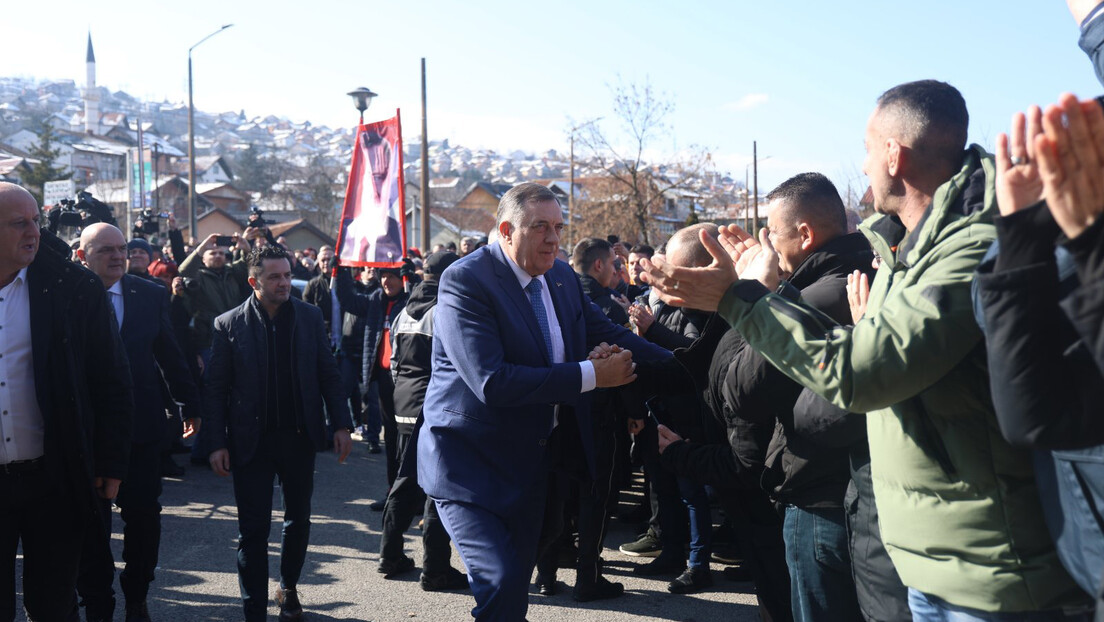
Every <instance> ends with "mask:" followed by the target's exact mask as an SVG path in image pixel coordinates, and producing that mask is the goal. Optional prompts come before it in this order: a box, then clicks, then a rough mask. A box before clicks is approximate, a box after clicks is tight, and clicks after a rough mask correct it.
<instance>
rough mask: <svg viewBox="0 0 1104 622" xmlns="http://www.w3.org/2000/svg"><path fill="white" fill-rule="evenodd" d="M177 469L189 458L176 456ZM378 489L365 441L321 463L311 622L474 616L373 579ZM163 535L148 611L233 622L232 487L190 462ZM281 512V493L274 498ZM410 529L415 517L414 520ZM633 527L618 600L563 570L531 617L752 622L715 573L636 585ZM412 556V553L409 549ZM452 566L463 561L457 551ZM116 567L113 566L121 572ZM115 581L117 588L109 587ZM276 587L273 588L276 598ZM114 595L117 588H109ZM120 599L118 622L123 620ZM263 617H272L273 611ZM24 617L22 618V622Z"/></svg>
mask: <svg viewBox="0 0 1104 622" xmlns="http://www.w3.org/2000/svg"><path fill="white" fill-rule="evenodd" d="M176 458H177V461H181V462H182V461H184V459H185V458H186V456H177V457H176ZM384 492H385V477H384V464H383V456H382V455H370V454H368V453H367V451H366V446H365V445H364V444H363V443H355V447H354V451H353V454H352V456H350V458H349V461H348V462H347V463H346V464H345V465H339V464H338V463H337V460H336V458H335V456H334V455H333V454H332V453H327V454H324V455H319V457H318V462H317V474H316V475H315V491H314V520H313V526H312V531H311V547H310V551H309V553H308V555H307V565H306V567H305V568H304V571H303V578H302V580H301V582H300V586H299V589H300V595H301V599H302V601H303V605H304V609H305V610H306V612H307V619H308V620H311V621H318V622H321V621H339V620H340V621H352V620H357V621H362V620H373V621H379V622H383V621H387V622H394V621H399V620H407V621H409V620H457V621H461V622H463V621H466V620H471V616H470V613H469V612H470V609H471V606H472V604H473V602H474V601H473V600H472V598H471V596H470V594H469V593H467V592H451V593H427V592H423V591H422V590H421V588H420V586H419V584H418V571H414V572H411V573H409V574H408V575H404V576H402V577H400V578H399V579H398V580H390V581H388V580H384V579H383V577H382V576H381V575H379V574H378V573H377V572H376V566H377V564H378V562H379V528H380V519H381V514H380V513H377V512H372V511H371V510H369V508H368V504H369V503H371V502H372V500H374V499H377V498H379V497H380V496H381V495H383V494H384ZM162 503H163V504H164V506H165V510H164V514H163V519H162V521H163V536H162V541H161V563H160V569H159V570H158V572H157V581H156V582H155V583H154V584H153V586H152V589H151V592H150V599H149V607H150V613H151V615H152V617H153V619H154V620H155V621H157V622H164V621H172V622H189V621H200V620H241V619H242V618H241V604H240V599H239V595H238V584H237V574H236V572H235V543H236V536H237V522H236V518H235V510H234V502H233V494H232V490H231V484H230V480H229V479H228V478H227V479H223V478H219V477H217V476H216V475H214V474H213V473H212V472H211V471H209V470H207V469H202V468H198V467H192V466H190V465H189V467H188V471H187V474H186V475H185V477H184V478H183V479H180V480H165V492H164V495H163V496H162ZM274 505H275V507H277V508H279V507H280V506H279V496H278V494H277V496H276V500H275V502H274ZM415 522H416V521H415ZM121 530H122V521H121V520H120V519H119V517H118V516H117V515H116V517H115V532H116V535H115V542H114V546H115V558H116V560H120V559H121V556H120V553H121V549H122V536H121V535H120V532H121ZM272 534H273V535H272V541H273V542H274V544H273V545H272V547H271V549H270V552H271V556H270V569H271V570H270V575H271V576H273V577H275V576H276V572H277V568H278V566H279V561H278V560H279V548H278V544H275V543H276V542H278V540H279V523H278V522H277V523H276V524H275V525H274V528H273V530H272ZM419 536H420V532H418V530H417V526H416V524H415V526H413V527H412V528H411V530H410V531H409V532H408V534H407V543H408V545H407V549H408V554H412V556H413V557H414V559H415V560H416V561H418V562H419V566H420V562H421V541H420V537H419ZM634 536H635V534H634V533H633V530H632V529H631V528H629V527H627V526H625V525H622V524H620V523H619V522H617V521H612V522H611V526H610V533H609V535H608V536H607V538H606V545H607V547H608V549H609V550H607V552H606V554H605V555H604V558H605V559H606V560H607V566H608V575H609V576H610V577H611V578H612V579H613V580H616V581H622V582H624V583H625V587H626V590H627V592H628V593H627V594H626V595H625V596H624V597H622V598H619V599H616V600H612V601H604V602H597V603H587V604H580V603H576V602H575V601H574V600H572V598H571V590H570V586H571V584H572V583H573V582H574V579H575V577H574V572H573V571H565V570H561V571H560V573H559V577H560V580H561V583H562V585H561V591H560V593H559V594H557V595H556V596H552V597H543V596H539V595H536V594H534V595H532V596H531V597H530V603H531V606H530V608H529V616H528V618H529V620H531V621H532V622H538V621H552V620H556V621H559V620H563V619H565V617H567V618H568V619H570V620H583V621H598V620H601V621H603V622H605V621H629V620H634V621H639V620H683V621H705V620H726V621H743V620H748V621H751V620H757V619H758V615H757V613H756V608H755V607H754V602H755V597H754V594H753V593H752V591H751V590H752V586H751V584H750V583H732V582H730V581H727V580H726V579H725V578H724V577H723V576H722V575H721V573H720V571H719V569H720V566H718V565H714V579H715V580H716V587H715V588H714V589H713V591H710V592H707V593H704V594H696V595H689V596H674V595H672V594H669V593H668V592H667V590H666V581H667V580H666V579H662V580H661V579H642V578H636V577H634V576H632V575H631V574H630V570H631V568H632V566H633V565H634V564H637V563H643V562H642V561H640V559H639V558H629V557H626V556H624V555H621V554H620V553H618V552H617V550H616V549H617V547H618V546H619V545H620V544H622V543H624V542H627V541H629V540H632V539H634ZM411 550H412V551H413V553H411ZM453 564H454V565H455V566H456V567H458V568H463V565H462V563H461V561H460V559H459V557H458V556H456V555H455V553H454V555H453ZM118 567H119V568H121V565H118ZM117 585H118V582H117V581H116V586H117ZM275 585H276V583H275V581H273V583H272V590H273V591H274V590H275ZM116 589H117V588H116ZM122 609H123V606H122V602H121V595H120V604H119V607H118V611H117V612H116V615H115V619H116V620H118V621H121V620H123V611H122ZM269 611H270V614H271V617H270V619H272V620H275V619H276V613H277V608H276V606H275V605H274V604H273V605H272V606H271V607H270V609H269ZM20 619H21V620H23V618H22V617H20Z"/></svg>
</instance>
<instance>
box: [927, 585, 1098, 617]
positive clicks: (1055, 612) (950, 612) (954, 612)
mask: <svg viewBox="0 0 1104 622" xmlns="http://www.w3.org/2000/svg"><path fill="white" fill-rule="evenodd" d="M908 596H909V609H911V610H912V620H913V622H1090V620H1092V613H1089V612H1084V613H1074V614H1066V613H1065V612H1063V611H1062V610H1060V609H1052V610H1049V611H1012V612H999V611H978V610H977V609H967V608H965V607H956V606H954V605H952V604H950V603H948V602H947V601H945V600H943V599H942V598H939V597H937V596H929V595H928V594H924V593H923V592H920V591H917V590H914V589H912V588H911V587H910V588H909V591H908Z"/></svg>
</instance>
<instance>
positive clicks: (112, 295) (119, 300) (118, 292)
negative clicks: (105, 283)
mask: <svg viewBox="0 0 1104 622" xmlns="http://www.w3.org/2000/svg"><path fill="white" fill-rule="evenodd" d="M107 297H108V299H110V300H111V307H112V308H114V309H115V321H116V322H117V324H116V326H115V328H118V329H119V330H122V329H123V307H124V305H123V280H122V279H119V280H118V281H115V284H114V285H112V286H111V287H109V288H107Z"/></svg>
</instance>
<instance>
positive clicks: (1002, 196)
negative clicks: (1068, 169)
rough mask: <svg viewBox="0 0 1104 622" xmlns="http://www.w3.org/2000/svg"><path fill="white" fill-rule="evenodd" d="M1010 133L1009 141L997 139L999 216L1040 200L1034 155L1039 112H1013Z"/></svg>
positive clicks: (1040, 183) (1040, 186) (1040, 124)
mask: <svg viewBox="0 0 1104 622" xmlns="http://www.w3.org/2000/svg"><path fill="white" fill-rule="evenodd" d="M1011 132H1012V135H1011V140H1010V139H1009V135H1008V134H1000V135H999V136H997V154H996V160H997V207H998V208H999V209H1000V213H1001V215H1002V216H1008V215H1009V214H1012V213H1015V212H1018V211H1020V210H1022V209H1024V208H1026V207H1030V206H1032V205H1034V204H1035V203H1038V202H1039V201H1040V200H1042V198H1043V180H1042V178H1041V177H1040V176H1039V163H1038V158H1037V157H1036V155H1035V137H1036V136H1039V135H1040V134H1042V133H1043V111H1042V110H1040V109H1039V107H1038V106H1032V107H1031V108H1029V109H1028V111H1027V115H1024V113H1022V112H1017V113H1016V114H1015V115H1013V116H1012V130H1011ZM1009 143H1011V144H1009Z"/></svg>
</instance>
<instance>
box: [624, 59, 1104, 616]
mask: <svg viewBox="0 0 1104 622" xmlns="http://www.w3.org/2000/svg"><path fill="white" fill-rule="evenodd" d="M968 122H969V116H968V114H967V112H966V104H965V102H964V101H963V99H962V95H961V94H960V93H959V92H958V91H957V90H956V89H955V88H954V87H952V86H950V85H948V84H945V83H942V82H936V81H932V80H925V81H920V82H912V83H907V84H902V85H900V86H897V87H894V88H892V89H890V90H888V91H886V92H885V93H884V94H882V96H881V97H880V98H879V99H878V104H877V107H876V108H875V110H874V113H873V114H872V115H871V117H870V121H869V123H868V125H867V130H866V150H867V157H866V161H865V162H864V164H863V169H864V172H865V173H866V175H867V177H868V178H869V179H870V187H871V191H872V192H873V195H874V207H875V210H876V211H878V212H879V214H880V215H878V216H875V217H872V218H870V219H869V220H867V222H865V223H863V225H862V231H863V233H864V234H866V236H867V237H868V238H869V239H870V242H871V245H872V246H873V247H874V250H875V252H876V253H877V255H878V256H879V257H880V266H879V267H878V271H877V274H876V276H875V279H874V282H873V284H872V286H871V287H870V288H869V291H867V290H866V287H865V280H864V279H856V284H857V285H858V286H857V287H856V288H855V293H854V295H853V296H852V307H853V310H854V312H855V314H856V315H858V314H859V313H862V308H863V307H864V306H865V313H864V314H863V315H862V318H861V319H860V320H858V321H857V322H856V324H855V326H854V328H852V329H848V328H845V327H842V326H839V325H837V324H836V323H835V322H833V321H832V320H831V319H829V318H828V317H827V316H825V315H823V314H820V313H818V312H816V311H815V310H813V309H812V308H810V307H808V306H805V305H802V304H801V303H800V302H791V301H788V300H786V299H785V298H783V297H781V296H778V295H777V294H774V293H771V292H770V291H769V290H768V289H767V288H766V287H764V285H763V284H762V283H761V282H760V280H763V281H768V279H766V277H765V275H766V274H768V272H769V271H772V270H777V265H778V259H777V254H776V253H775V251H774V249H773V248H771V246H770V241H769V240H768V239H767V237H766V235H764V234H761V235H760V240H759V241H758V242H757V241H756V240H754V239H751V238H750V236H748V235H747V234H745V233H743V232H742V231H739V230H738V229H736V228H731V229H729V230H727V231H726V232H725V233H726V235H724V236H723V237H722V239H721V245H718V244H716V243H712V242H713V241H712V240H703V242H704V243H705V244H706V246H707V248H710V251H711V253H712V254H713V256H714V262H713V264H711V265H710V266H708V267H706V268H699V269H696V270H695V269H686V268H676V267H674V266H671V265H669V264H665V263H663V262H662V261H657V262H655V265H650V266H649V269H648V273H647V277H646V278H647V280H648V281H649V282H650V283H652V284H653V285H654V286H655V287H657V288H658V291H659V292H661V295H662V297H663V298H664V299H665V300H667V301H668V302H670V303H672V304H680V305H685V306H689V307H693V308H696V309H717V310H718V311H719V313H720V314H721V315H722V316H723V317H724V318H725V319H726V320H727V321H728V322H729V324H730V325H731V326H732V327H733V328H735V329H737V330H739V331H740V332H741V333H743V335H744V337H745V338H746V339H747V341H748V343H749V344H750V345H751V346H752V347H754V348H755V349H756V350H758V351H760V352H761V353H762V354H763V356H764V357H766V358H767V359H768V360H769V361H770V362H771V363H772V364H774V365H775V366H776V367H778V369H780V370H781V371H782V372H784V373H785V374H787V375H788V376H790V377H791V378H793V379H794V380H796V381H798V382H800V383H802V384H803V385H805V386H807V387H809V388H810V389H812V390H813V391H815V392H817V393H818V394H820V395H822V396H824V397H825V398H827V399H828V400H829V401H831V402H833V403H834V404H836V405H837V406H839V407H841V408H846V409H848V410H850V411H853V412H865V413H868V416H867V432H868V437H869V442H870V453H871V469H872V475H873V480H874V496H875V501H876V503H877V507H878V512H879V514H880V523H881V527H882V538H883V540H884V541H885V545H886V549H887V550H888V551H889V555H890V557H891V559H892V560H893V563H894V565H895V566H896V568H897V570H898V572H899V574H900V575H901V579H902V581H903V582H904V583H905V585H907V586H908V587H909V606H910V608H911V609H912V612H913V616H914V619H915V620H924V621H927V620H944V619H947V616H949V615H952V612H953V613H954V614H955V615H959V616H962V617H961V618H960V617H955V618H954V619H956V620H958V619H962V620H996V619H999V620H1002V621H1005V620H1016V621H1018V620H1069V619H1076V620H1080V619H1086V620H1087V619H1088V618H1087V617H1086V616H1087V614H1085V613H1084V609H1083V608H1081V609H1079V607H1083V605H1085V604H1086V600H1085V597H1084V595H1083V594H1082V593H1080V592H1079V590H1078V588H1077V587H1076V585H1075V584H1074V583H1073V581H1072V580H1071V579H1070V578H1069V576H1068V575H1067V574H1066V573H1065V571H1064V570H1063V568H1062V566H1061V564H1060V562H1059V560H1058V557H1057V555H1056V553H1055V550H1054V546H1053V544H1052V542H1051V540H1050V538H1049V536H1048V534H1047V530H1046V527H1045V525H1044V523H1043V514H1042V510H1041V508H1040V506H1039V498H1038V491H1037V489H1036V485H1035V481H1034V475H1033V471H1032V464H1031V456H1030V454H1029V453H1028V452H1026V451H1022V450H1019V449H1013V448H1012V447H1011V446H1010V445H1009V444H1008V443H1007V442H1005V441H1004V439H1003V438H1002V437H1001V434H1000V430H999V428H998V426H997V422H996V418H995V416H994V414H993V405H992V401H991V399H990V396H989V393H988V386H989V383H988V376H987V374H988V372H987V367H986V357H985V349H984V342H983V339H982V333H981V331H980V329H979V328H978V327H977V325H976V323H975V322H974V319H973V310H972V307H971V298H970V285H971V282H972V279H973V274H974V269H975V268H976V267H977V264H978V263H979V262H980V261H981V258H982V256H983V255H984V254H985V251H986V250H987V249H988V248H989V246H990V244H991V243H992V241H993V239H994V238H995V232H994V229H993V225H992V223H991V221H992V216H993V213H994V212H995V210H996V201H995V198H994V175H995V173H994V166H993V160H992V156H990V155H989V154H987V153H985V152H984V151H983V150H982V149H981V148H980V147H977V146H976V145H975V146H971V147H970V148H969V149H966V148H965V147H966V135H967V126H968ZM722 245H723V246H724V248H722ZM725 250H728V254H726V253H725ZM737 275H739V276H737ZM1001 614H1003V615H1001ZM998 615H1001V617H998ZM1067 616H1068V617H1067Z"/></svg>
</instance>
